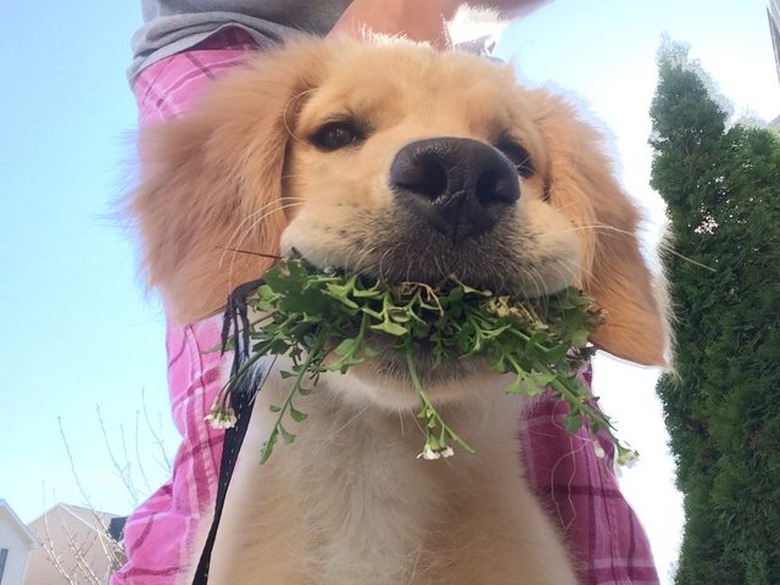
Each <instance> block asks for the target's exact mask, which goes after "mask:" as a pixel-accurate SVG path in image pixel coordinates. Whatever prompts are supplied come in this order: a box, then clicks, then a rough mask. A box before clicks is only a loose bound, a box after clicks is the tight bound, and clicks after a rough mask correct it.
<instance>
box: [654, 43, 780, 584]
mask: <svg viewBox="0 0 780 585" xmlns="http://www.w3.org/2000/svg"><path fill="white" fill-rule="evenodd" d="M676 57H677V58H675V59H664V58H662V59H661V61H660V79H659V85H658V89H657V93H656V97H655V99H654V101H653V106H652V109H651V116H652V118H653V129H654V134H653V137H652V140H651V143H652V145H653V146H654V148H655V152H656V154H655V159H654V163H653V179H652V181H653V186H654V187H655V188H656V189H657V190H658V191H659V192H660V194H661V195H662V196H663V197H664V199H665V200H666V202H667V205H668V213H669V217H670V219H671V221H672V229H673V241H672V245H673V247H674V251H675V255H674V256H671V255H670V256H669V258H668V259H667V274H668V277H669V281H670V286H671V293H672V299H673V302H674V309H675V314H676V323H675V335H676V368H677V371H676V375H667V376H664V377H663V378H662V379H661V381H660V382H659V385H658V392H659V394H660V396H661V399H662V401H663V403H664V409H665V415H666V422H667V425H668V428H669V432H670V435H671V443H672V449H673V451H674V453H675V455H676V458H677V463H678V484H679V487H680V489H681V490H682V492H683V493H684V496H685V512H686V528H685V534H684V538H683V545H682V551H681V556H680V561H679V567H678V573H677V576H676V583H677V584H678V585H701V584H703V583H708V584H709V583H717V584H718V585H777V584H778V583H780V546H778V544H777V541H776V538H777V535H780V142H779V141H778V137H777V135H776V134H774V133H772V132H771V131H769V130H763V129H757V128H748V127H743V126H740V125H736V126H733V127H731V128H729V129H727V119H726V114H725V112H724V111H723V109H722V108H721V107H720V106H719V105H718V103H717V102H716V100H715V99H713V98H712V97H711V93H710V92H708V91H707V87H706V84H705V83H704V82H703V81H702V80H701V78H700V77H699V76H698V75H697V74H696V72H695V70H694V69H695V68H689V67H687V66H686V63H685V61H684V60H682V61H681V60H680V59H679V58H678V57H679V55H678V56H676Z"/></svg>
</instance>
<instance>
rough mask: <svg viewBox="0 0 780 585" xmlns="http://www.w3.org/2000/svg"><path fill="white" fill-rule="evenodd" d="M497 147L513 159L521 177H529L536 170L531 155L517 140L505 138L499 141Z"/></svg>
mask: <svg viewBox="0 0 780 585" xmlns="http://www.w3.org/2000/svg"><path fill="white" fill-rule="evenodd" d="M497 148H498V150H500V151H501V152H503V153H504V155H505V156H506V157H507V158H508V159H509V160H511V161H512V164H513V165H515V168H516V169H517V174H518V175H520V176H521V177H523V178H525V179H527V178H528V177H530V176H531V175H533V174H534V172H535V171H536V169H535V168H534V163H533V161H532V160H531V155H530V154H528V151H527V150H526V149H525V148H524V147H522V146H521V145H519V144H518V143H517V142H514V141H512V140H508V139H505V138H504V139H502V140H501V141H500V142H499V143H498V146H497Z"/></svg>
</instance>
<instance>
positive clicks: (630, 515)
mask: <svg viewBox="0 0 780 585" xmlns="http://www.w3.org/2000/svg"><path fill="white" fill-rule="evenodd" d="M581 379H582V381H583V382H585V383H586V384H587V386H588V387H590V385H591V381H592V372H591V370H590V368H588V369H586V370H585V371H584V372H583V373H582V376H581ZM567 413H568V406H567V405H566V403H565V402H563V401H560V400H555V399H554V398H553V397H552V395H550V394H545V395H544V396H543V397H542V398H541V399H540V400H538V401H536V402H534V403H533V404H532V405H531V406H530V407H529V408H528V410H526V412H525V413H524V415H523V421H522V424H521V428H520V436H521V444H522V445H523V450H524V461H525V468H526V477H527V478H528V480H529V482H530V483H531V485H532V486H533V488H534V489H535V491H536V493H537V495H538V496H539V498H540V499H541V500H542V502H543V504H544V505H545V507H546V508H547V510H548V512H549V513H550V515H551V517H552V518H553V519H554V520H557V521H558V522H559V523H560V526H561V528H562V530H563V532H564V534H565V536H566V538H567V539H568V542H569V545H570V548H571V550H572V551H573V552H574V557H575V564H576V569H577V575H578V576H579V581H580V584H581V585H657V584H658V583H659V581H658V575H657V573H656V570H655V564H654V562H653V555H652V552H651V550H650V543H649V542H648V540H647V537H646V536H645V533H644V530H643V529H642V526H641V525H640V523H639V520H638V518H637V517H636V515H635V514H634V511H633V510H632V509H631V507H630V506H629V505H628V502H626V500H625V498H624V497H623V494H622V493H621V492H620V488H619V487H618V483H617V478H616V477H615V473H614V461H615V446H614V444H613V443H612V441H611V439H610V438H609V436H608V435H607V434H606V433H600V434H599V435H598V436H597V437H596V438H594V437H592V436H591V435H590V433H589V432H588V430H587V429H585V428H582V429H580V430H579V431H578V432H577V433H575V434H573V435H570V434H569V433H568V432H567V431H566V429H565V428H564V427H563V420H564V419H565V417H566V414H567Z"/></svg>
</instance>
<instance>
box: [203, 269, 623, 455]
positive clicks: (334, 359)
mask: <svg viewBox="0 0 780 585" xmlns="http://www.w3.org/2000/svg"><path fill="white" fill-rule="evenodd" d="M245 288H247V289H248V290H249V291H250V292H251V294H249V295H246V296H245V302H246V304H247V306H249V307H251V308H252V309H254V310H255V311H256V314H258V315H261V317H259V318H258V319H257V320H256V321H253V322H249V321H248V320H246V322H245V323H244V326H243V331H242V332H240V333H239V331H238V329H239V324H238V322H237V320H235V321H234V323H233V326H234V336H233V338H232V341H229V343H228V344H229V345H231V344H232V345H235V343H236V341H238V340H240V339H243V340H244V342H245V344H244V346H245V347H248V346H249V345H251V353H250V355H249V357H248V359H247V360H246V361H245V362H244V363H243V364H240V365H239V363H238V361H236V362H234V370H233V374H232V375H231V378H230V380H229V382H228V383H227V385H226V386H225V388H224V389H223V391H222V393H221V394H220V395H219V396H218V397H217V399H216V401H215V403H214V406H213V407H212V410H211V413H210V414H209V416H208V417H207V418H208V419H209V420H211V422H212V424H214V425H215V426H221V427H229V426H231V425H232V424H234V422H235V415H234V414H233V411H232V408H231V407H230V402H229V396H230V394H231V392H232V391H234V389H235V387H236V384H237V382H238V380H240V378H241V377H242V376H244V375H245V374H246V372H247V371H248V369H249V367H250V366H251V365H252V363H253V362H255V361H256V360H258V359H260V358H261V357H263V356H265V355H286V356H288V357H289V358H290V360H291V362H292V365H291V367H290V368H289V369H287V370H284V371H282V372H280V374H281V376H282V377H284V378H290V379H292V385H291V387H290V390H289V392H288V393H287V395H286V397H285V398H284V400H283V401H282V403H281V404H276V405H273V406H272V407H271V410H272V411H273V412H274V413H276V415H277V418H276V423H275V425H274V427H273V430H272V431H271V434H270V436H269V437H268V439H267V441H266V442H265V444H264V446H263V450H262V453H261V456H260V460H261V462H265V461H266V460H267V459H268V457H270V455H271V452H272V451H273V448H274V446H275V445H276V443H277V442H278V441H279V439H280V438H281V440H282V442H283V443H292V442H293V441H294V440H295V434H294V433H293V432H291V431H290V429H289V428H287V426H285V424H289V423H286V422H285V421H286V415H289V418H290V419H292V421H294V422H296V423H302V422H303V421H304V420H305V419H306V418H307V415H306V413H304V412H303V411H302V410H300V409H299V408H298V407H297V406H296V400H297V398H298V397H300V396H306V395H308V394H310V393H311V392H312V391H313V389H314V388H315V387H316V385H317V382H318V380H319V377H320V376H321V375H322V374H323V373H325V372H341V373H345V372H346V371H347V370H348V369H349V368H350V367H352V366H355V365H357V364H361V363H363V362H364V361H366V360H370V359H372V358H374V357H376V356H377V354H378V350H377V349H376V348H375V347H373V346H372V340H373V341H375V340H376V339H377V337H376V336H377V335H379V336H382V338H383V340H382V345H383V349H384V350H385V351H387V349H386V347H385V346H386V345H388V344H389V346H390V347H391V348H392V350H393V351H396V352H398V353H399V354H400V356H402V357H403V358H404V359H403V361H405V363H406V366H407V368H408V375H409V380H410V383H411V386H412V387H413V388H414V391H415V392H416V393H417V395H418V397H419V400H420V408H419V411H418V412H417V417H418V419H419V420H420V423H421V426H422V427H423V429H424V432H425V445H424V447H423V450H422V452H421V453H420V457H423V458H425V459H438V458H440V457H448V456H450V455H452V454H453V453H454V450H453V446H460V447H462V448H463V449H465V450H467V451H469V452H473V451H472V449H471V448H470V447H469V446H468V444H467V443H466V442H465V441H464V440H463V439H462V438H461V437H460V436H459V435H458V434H457V433H456V432H455V430H454V429H452V428H450V427H449V426H448V425H447V424H446V423H445V421H444V420H443V419H442V417H441V416H440V415H439V413H438V411H437V409H436V407H435V405H434V404H433V403H432V402H431V400H430V399H429V397H428V394H427V393H426V391H425V387H424V384H423V382H422V381H421V376H420V372H419V371H418V364H417V361H416V358H417V356H418V355H419V350H420V348H421V347H422V346H424V351H425V353H426V368H436V367H438V366H439V365H440V364H441V363H442V362H444V361H445V360H459V359H467V358H472V357H481V358H483V359H485V360H486V362H487V364H488V367H489V368H490V370H492V371H494V372H497V373H507V374H511V375H512V379H511V382H510V383H509V384H508V386H507V387H506V391H507V392H510V393H516V394H519V393H525V394H530V395H535V394H539V393H541V392H542V391H543V390H544V389H545V388H551V389H552V390H553V391H554V392H555V393H556V394H558V395H559V396H560V398H561V399H563V400H565V401H566V402H567V404H568V406H569V413H568V415H567V417H566V420H565V426H566V429H567V430H568V431H569V432H572V433H573V432H576V431H577V430H578V429H579V428H580V427H581V426H582V425H583V424H587V425H588V427H589V429H590V431H591V432H592V433H596V432H598V431H599V430H606V431H607V432H608V433H609V434H610V435H611V436H613V435H612V425H611V424H610V421H609V419H608V418H607V417H606V416H605V415H604V414H603V413H602V412H601V411H600V410H599V409H598V408H597V407H596V406H595V399H594V398H593V397H592V396H591V394H590V393H589V391H588V389H587V388H586V387H585V386H584V385H583V384H582V383H581V382H580V381H579V380H578V378H577V372H578V371H579V370H580V369H581V368H582V366H583V364H584V362H585V361H587V360H588V359H589V357H590V354H591V351H592V350H591V348H589V347H588V341H587V338H588V335H589V334H590V333H591V332H592V331H594V330H595V329H596V328H597V327H598V326H599V324H600V323H601V321H602V315H601V313H600V312H599V311H598V310H595V309H593V299H591V298H589V297H588V296H586V295H584V294H582V293H581V292H580V291H579V290H578V289H576V288H567V289H565V290H563V291H561V292H559V293H557V294H555V295H551V296H548V297H543V298H540V299H536V300H525V299H515V298H512V297H509V296H499V295H496V294H494V293H493V292H491V291H488V290H481V289H477V288H473V287H470V286H468V285H467V284H464V283H462V282H460V281H459V280H458V279H457V278H455V277H450V278H448V279H446V280H445V281H443V282H441V283H439V284H438V285H430V284H424V283H418V282H404V283H401V284H398V285H392V286H391V285H387V284H386V283H384V282H382V281H378V280H371V279H368V278H366V277H364V276H361V275H358V274H349V273H344V272H343V271H337V270H321V269H318V268H316V267H315V266H313V265H312V264H310V263H309V262H307V261H306V260H305V259H303V258H301V257H299V256H293V257H289V258H284V259H280V260H278V261H277V262H276V263H275V264H274V265H273V266H272V267H271V268H270V269H269V270H268V271H266V273H265V274H264V276H263V278H262V280H260V281H257V282H256V283H250V286H248V287H245ZM241 296H244V295H243V294H242V295H241ZM228 322H229V321H228V320H226V323H228ZM226 333H227V332H226ZM224 337H225V339H227V338H228V337H229V336H228V335H225V336H224ZM237 349H238V348H237ZM423 378H424V376H423ZM613 439H614V436H613ZM615 442H616V444H617V446H618V451H619V456H620V458H625V457H626V456H628V455H629V454H631V451H630V450H629V449H627V448H626V447H624V446H622V445H621V444H620V443H619V442H617V441H615Z"/></svg>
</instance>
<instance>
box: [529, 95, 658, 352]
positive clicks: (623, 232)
mask: <svg viewBox="0 0 780 585" xmlns="http://www.w3.org/2000/svg"><path fill="white" fill-rule="evenodd" d="M533 101H534V102H535V103H536V109H537V123H538V126H539V128H540V129H541V131H542V134H543V137H544V141H545V143H546V149H547V152H548V156H549V159H548V160H549V168H548V173H547V174H548V184H547V189H548V195H549V197H550V201H551V203H552V205H554V206H556V207H558V208H559V209H560V212H561V213H562V214H564V215H565V216H567V218H568V219H569V220H570V221H571V222H572V224H574V226H575V229H576V230H577V234H578V236H579V239H580V241H581V244H582V251H583V255H582V256H583V257H582V273H581V275H580V282H579V283H578V284H579V286H581V287H582V288H583V290H585V292H587V293H588V294H590V295H591V296H592V297H593V298H594V299H595V300H596V304H597V305H598V306H599V307H600V308H602V309H603V311H604V314H605V322H604V324H603V325H602V326H601V327H600V328H599V329H598V330H597V331H596V332H595V333H594V334H593V335H592V336H591V341H592V342H593V343H594V344H595V345H596V346H598V347H600V348H601V349H604V350H605V351H607V352H609V353H611V354H613V355H616V356H618V357H621V358H625V359H628V360H631V361H633V362H636V363H639V364H644V365H659V366H665V365H667V361H666V357H665V353H666V350H667V345H668V341H669V339H668V324H667V319H666V303H665V294H664V293H663V284H662V278H661V277H660V276H659V277H655V276H654V275H653V274H652V273H651V271H650V270H649V268H648V266H647V264H646V262H645V260H644V258H643V256H642V252H641V250H640V246H639V241H638V236H637V231H638V227H639V223H640V214H639V211H638V209H637V207H636V205H635V204H634V203H633V202H632V201H631V199H629V197H628V196H627V195H626V194H625V193H624V191H623V189H622V188H621V187H620V185H619V184H618V182H617V180H616V178H615V176H614V173H613V168H612V165H611V162H610V160H609V159H608V157H607V156H606V155H605V154H604V152H603V150H602V148H603V139H602V137H601V136H600V135H599V133H598V132H596V131H595V130H594V129H593V128H592V126H590V125H588V124H586V123H584V122H583V121H582V120H581V119H580V118H579V117H578V115H577V113H576V112H575V111H574V109H573V108H572V107H571V106H569V105H568V104H566V103H565V102H564V101H563V100H562V99H561V98H559V97H557V96H553V95H550V94H549V93H547V92H546V91H543V90H538V91H537V92H535V96H534V98H533Z"/></svg>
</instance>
